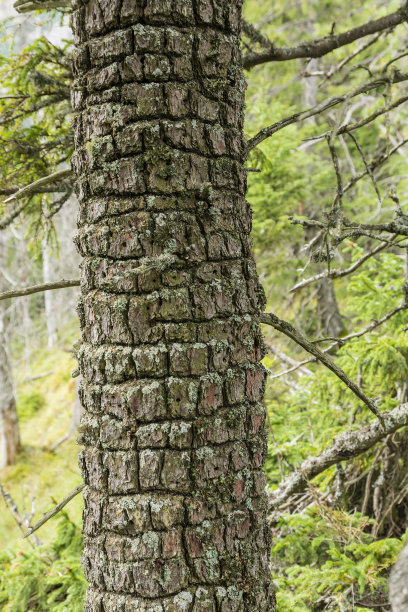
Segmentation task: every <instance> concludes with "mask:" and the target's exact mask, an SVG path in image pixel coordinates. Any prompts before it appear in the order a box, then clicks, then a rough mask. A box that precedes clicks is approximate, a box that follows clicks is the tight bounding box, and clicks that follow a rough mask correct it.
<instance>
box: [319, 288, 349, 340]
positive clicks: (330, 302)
mask: <svg viewBox="0 0 408 612" xmlns="http://www.w3.org/2000/svg"><path fill="white" fill-rule="evenodd" d="M317 317H318V321H319V327H320V333H322V334H323V335H327V336H334V337H335V338H337V336H340V335H341V334H342V333H343V332H344V330H345V325H344V321H343V317H342V316H341V314H340V311H339V305H338V303H337V299H336V294H335V292H334V285H333V281H332V279H331V278H322V279H321V280H319V281H318V282H317Z"/></svg>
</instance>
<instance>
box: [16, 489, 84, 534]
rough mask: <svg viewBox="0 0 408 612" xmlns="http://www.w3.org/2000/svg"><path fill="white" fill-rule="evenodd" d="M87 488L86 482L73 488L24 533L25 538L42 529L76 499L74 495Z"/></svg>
mask: <svg viewBox="0 0 408 612" xmlns="http://www.w3.org/2000/svg"><path fill="white" fill-rule="evenodd" d="M84 488H85V483H81V484H79V485H78V486H77V487H75V489H73V490H72V491H71V492H70V493H68V495H67V496H66V497H64V499H63V500H62V501H60V502H59V504H57V505H56V506H55V507H54V508H53V509H52V510H49V511H48V512H46V513H45V514H44V515H43V516H42V518H40V520H39V521H38V522H37V523H35V525H32V526H31V527H30V528H29V529H28V531H26V533H25V534H24V535H23V539H24V538H28V537H29V536H30V535H32V534H33V533H34V532H35V531H37V530H38V529H40V527H42V526H43V525H44V524H45V523H47V522H48V521H49V520H50V519H52V517H53V516H55V515H56V514H58V513H59V512H61V510H62V509H63V508H64V507H65V506H66V505H67V504H68V503H69V502H70V501H71V500H72V499H74V497H76V496H77V495H79V494H80V493H81V491H83V489H84Z"/></svg>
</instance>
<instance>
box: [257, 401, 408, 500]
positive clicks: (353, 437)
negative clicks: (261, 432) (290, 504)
mask: <svg viewBox="0 0 408 612" xmlns="http://www.w3.org/2000/svg"><path fill="white" fill-rule="evenodd" d="M406 425H408V403H406V404H402V405H401V406H398V407H397V408H394V410H391V411H390V412H386V413H384V414H382V424H381V423H379V422H378V421H374V422H373V423H371V424H370V425H367V426H365V427H362V428H361V429H357V430H354V431H347V432H344V433H342V434H340V435H339V436H338V437H337V438H335V439H334V440H333V443H332V444H331V446H329V448H327V449H326V450H325V451H323V452H322V453H321V454H320V455H318V456H317V457H309V458H308V459H306V460H305V461H304V462H303V463H302V464H301V465H300V467H298V468H297V469H296V470H295V471H294V472H293V473H292V474H291V475H290V476H289V477H288V478H286V479H285V480H284V481H283V482H282V483H281V484H280V485H279V487H278V488H277V489H275V490H274V491H271V492H270V493H269V494H268V497H269V505H270V509H271V510H274V509H276V508H278V507H279V506H281V505H282V504H283V503H284V502H286V501H287V500H288V499H289V498H290V497H291V496H292V495H294V494H295V493H299V492H300V491H303V490H304V489H305V488H306V487H307V485H308V483H309V481H310V480H311V479H313V478H315V477H316V476H317V475H318V474H321V473H322V472H324V471H325V470H327V469H328V468H329V467H331V466H332V465H335V464H337V463H340V462H341V461H345V460H347V459H351V458H353V457H358V456H359V455H361V454H362V453H365V452H366V451H368V450H369V449H370V448H372V447H373V446H374V445H375V444H377V442H379V441H380V440H382V439H383V438H384V437H385V436H387V435H390V434H392V433H394V432H395V431H397V429H400V428H401V427H405V426H406Z"/></svg>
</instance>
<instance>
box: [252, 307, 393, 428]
mask: <svg viewBox="0 0 408 612" xmlns="http://www.w3.org/2000/svg"><path fill="white" fill-rule="evenodd" d="M260 321H261V323H265V324H266V325H271V326H272V327H274V328H275V329H276V330H277V331H279V332H281V333H283V334H285V336H288V338H291V340H294V342H296V344H298V345H299V346H301V347H302V348H303V349H304V350H305V351H307V352H308V353H310V354H311V355H313V357H315V358H316V359H317V360H318V361H320V362H321V363H323V365H325V366H326V368H328V369H329V370H330V371H331V372H333V373H334V374H335V375H336V376H337V377H338V378H339V379H340V380H341V381H342V382H343V383H344V384H345V385H346V386H347V387H348V388H349V389H350V390H351V391H352V392H353V393H354V395H356V396H357V397H358V398H359V399H360V400H361V401H362V402H364V404H365V405H366V406H367V407H368V408H369V409H370V410H371V412H372V413H373V414H375V416H376V417H377V418H378V420H379V421H380V423H381V424H383V418H382V415H381V413H380V412H379V411H378V408H377V406H376V403H375V401H374V400H372V399H370V398H369V397H368V396H367V395H366V394H365V393H364V391H362V389H360V387H359V386H358V385H356V383H355V382H353V381H352V380H351V379H350V378H349V377H348V376H347V374H346V373H345V372H344V371H343V370H342V369H341V368H339V367H338V366H337V365H336V364H335V363H334V361H332V359H330V357H329V356H328V355H327V354H326V353H324V352H323V351H321V350H320V349H319V348H318V347H317V346H316V345H315V344H313V342H311V341H310V340H309V339H308V338H306V336H304V335H303V334H302V332H300V331H299V330H298V329H296V328H295V327H293V325H291V324H290V323H288V322H287V321H283V320H282V319H279V318H278V317H277V316H276V315H275V314H273V313H264V314H262V315H261V317H260Z"/></svg>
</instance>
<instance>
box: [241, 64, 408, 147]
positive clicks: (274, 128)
mask: <svg viewBox="0 0 408 612" xmlns="http://www.w3.org/2000/svg"><path fill="white" fill-rule="evenodd" d="M406 80H408V74H404V73H402V72H395V73H394V74H393V75H392V77H391V76H388V75H385V74H384V75H381V76H379V77H376V78H374V79H371V80H370V81H366V82H365V83H363V84H362V85H359V86H358V87H355V88H354V89H352V90H351V91H350V92H349V93H347V94H343V95H338V96H333V97H331V98H328V99H327V100H324V101H323V102H320V103H319V104H317V105H316V106H313V107H312V108H309V109H307V110H304V111H300V112H299V113H295V114H294V115H291V116H290V117H285V118H284V119H281V120H280V121H278V122H276V123H273V124H272V125H270V126H269V127H265V128H263V129H262V130H260V131H259V132H258V134H256V135H255V136H254V137H253V138H250V139H249V140H248V141H247V151H251V150H252V149H253V148H255V147H256V146H258V145H259V144H260V143H261V142H263V141H264V140H266V139H267V138H270V136H273V134H275V133H276V132H279V131H280V130H282V129H283V128H285V127H287V126H288V125H292V124H293V123H297V122H299V121H304V120H305V119H308V118H309V117H314V116H315V115H319V114H320V113H323V112H325V111H327V110H328V109H329V108H332V107H333V106H337V104H341V103H342V102H345V101H346V100H351V99H352V98H355V97H356V96H358V95H360V94H363V93H367V92H369V91H372V90H373V89H378V87H382V86H383V85H386V84H387V83H391V84H396V83H402V82H403V81H406Z"/></svg>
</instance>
